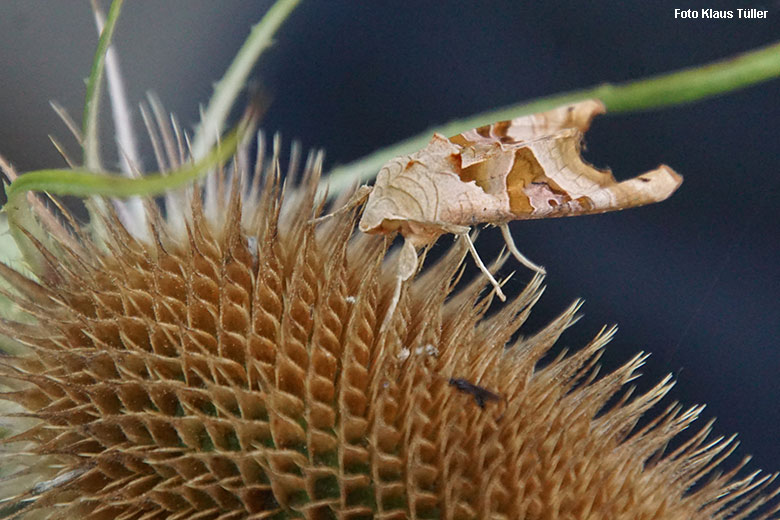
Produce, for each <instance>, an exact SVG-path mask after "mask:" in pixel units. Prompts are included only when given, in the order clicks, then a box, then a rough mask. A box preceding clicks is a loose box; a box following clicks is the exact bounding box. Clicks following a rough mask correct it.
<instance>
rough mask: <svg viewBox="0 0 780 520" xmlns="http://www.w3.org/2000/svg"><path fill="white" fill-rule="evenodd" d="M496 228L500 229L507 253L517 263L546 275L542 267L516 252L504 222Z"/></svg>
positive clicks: (507, 226)
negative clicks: (510, 254) (507, 249)
mask: <svg viewBox="0 0 780 520" xmlns="http://www.w3.org/2000/svg"><path fill="white" fill-rule="evenodd" d="M498 227H500V228H501V234H502V235H503V236H504V242H506V246H507V247H508V248H509V252H510V253H512V256H514V257H515V258H516V259H517V261H518V262H520V263H521V264H523V265H524V266H526V267H527V268H528V269H531V270H532V271H536V272H537V273H539V274H547V271H545V269H544V267H542V266H540V265H536V264H535V263H533V262H532V261H530V260H529V259H527V258H526V257H525V256H523V255H522V254H521V253H520V251H518V249H517V246H516V245H515V241H514V240H513V239H512V233H510V232H509V225H508V224H507V223H506V222H504V223H503V224H501V225H499V226H498Z"/></svg>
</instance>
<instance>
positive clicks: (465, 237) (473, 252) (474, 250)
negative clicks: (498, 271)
mask: <svg viewBox="0 0 780 520" xmlns="http://www.w3.org/2000/svg"><path fill="white" fill-rule="evenodd" d="M461 236H462V237H463V240H465V241H466V244H468V246H469V251H470V252H471V256H472V257H474V261H475V262H476V263H477V267H479V270H480V271H482V272H483V273H485V276H487V277H488V280H490V283H491V285H493V288H494V289H495V290H496V296H498V297H499V299H501V301H502V302H505V301H506V296H505V295H504V292H503V291H502V290H501V284H499V283H498V281H497V280H496V279H495V278H493V275H492V274H491V273H490V271H488V268H487V267H485V264H484V263H482V259H481V258H480V257H479V254H477V248H475V247H474V242H472V241H471V237H470V236H469V234H468V233H463V234H462V235H461Z"/></svg>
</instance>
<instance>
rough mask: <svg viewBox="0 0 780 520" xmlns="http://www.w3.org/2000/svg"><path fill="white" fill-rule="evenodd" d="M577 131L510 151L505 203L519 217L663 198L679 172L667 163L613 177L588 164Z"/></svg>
mask: <svg viewBox="0 0 780 520" xmlns="http://www.w3.org/2000/svg"><path fill="white" fill-rule="evenodd" d="M581 141H582V135H581V134H580V133H579V132H571V133H570V134H569V135H558V136H555V137H551V138H549V139H539V140H537V141H534V142H532V143H529V144H528V145H527V146H525V147H521V148H518V149H516V150H514V152H513V153H514V164H513V167H512V168H511V169H510V171H509V173H508V174H507V186H508V192H509V193H510V208H511V211H512V213H514V214H515V215H516V216H517V218H518V219H533V218H548V217H563V216H573V215H585V214H591V213H603V212H606V211H613V210H620V209H626V208H631V207H636V206H642V205H644V204H651V203H654V202H660V201H662V200H665V199H666V198H668V197H669V196H670V195H671V194H672V193H674V192H675V190H677V188H678V187H679V186H680V184H682V176H680V175H678V174H677V173H676V172H675V171H674V170H672V169H671V168H670V167H668V166H666V165H663V164H662V165H660V166H658V168H656V169H654V170H650V171H647V172H645V173H642V174H640V175H638V176H636V177H634V178H632V179H628V180H625V181H622V182H618V181H617V180H616V179H615V177H614V176H613V175H612V172H611V171H610V170H601V169H598V168H595V167H594V166H593V165H591V164H589V163H587V162H586V161H585V160H584V159H583V158H582V154H581Z"/></svg>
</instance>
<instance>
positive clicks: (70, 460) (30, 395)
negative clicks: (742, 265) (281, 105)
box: [0, 140, 777, 519]
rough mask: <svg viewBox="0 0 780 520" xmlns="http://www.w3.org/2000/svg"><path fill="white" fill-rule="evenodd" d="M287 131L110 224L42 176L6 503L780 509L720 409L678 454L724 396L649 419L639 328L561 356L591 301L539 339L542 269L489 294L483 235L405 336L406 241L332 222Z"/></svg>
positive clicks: (674, 511)
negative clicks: (268, 149)
mask: <svg viewBox="0 0 780 520" xmlns="http://www.w3.org/2000/svg"><path fill="white" fill-rule="evenodd" d="M264 149H265V145H264V143H263V142H262V140H261V142H260V145H259V147H258V150H259V151H260V153H261V154H262V151H263V150H264ZM280 149H281V146H280V145H279V142H278V140H277V141H275V143H274V146H273V154H272V156H271V157H270V159H268V158H266V159H264V158H263V157H262V156H260V157H257V158H256V161H254V162H255V163H256V164H257V168H256V170H257V171H255V172H250V171H249V167H248V165H249V164H250V162H251V161H249V160H247V147H246V145H245V146H244V148H242V149H241V150H240V151H239V153H238V155H237V157H236V159H235V161H234V162H233V163H232V165H231V166H230V167H229V168H227V169H225V170H222V171H220V172H216V173H214V174H213V175H212V176H210V177H209V178H208V179H207V180H206V181H205V182H204V185H203V187H199V188H198V189H194V190H193V189H189V190H182V191H180V192H175V193H173V192H172V193H169V194H167V195H166V197H165V199H166V200H165V202H166V204H165V206H164V208H163V209H161V208H160V206H158V204H157V203H156V202H155V201H154V200H150V199H141V200H140V201H138V200H137V201H135V202H133V204H135V206H134V207H135V210H133V208H132V207H131V205H130V203H124V202H119V201H111V203H108V201H105V202H104V203H103V204H96V205H95V206H94V208H93V209H94V211H93V212H92V214H93V221H91V222H89V223H87V224H81V223H79V222H77V221H76V219H74V218H73V217H71V216H70V214H69V213H68V212H67V211H66V210H64V209H62V208H61V207H60V210H59V213H60V216H61V217H62V218H55V217H54V214H53V213H52V212H51V211H49V210H48V209H47V206H46V205H45V204H43V203H42V202H41V201H40V200H38V199H33V198H32V197H31V198H30V200H31V201H33V202H34V204H31V205H30V206H29V212H30V214H29V215H30V217H31V219H29V220H28V222H32V223H33V224H34V226H37V231H36V230H33V229H23V230H22V232H23V233H24V234H25V236H26V238H27V240H29V241H30V243H31V244H32V245H33V246H34V251H35V252H36V253H37V255H38V261H37V262H36V265H37V266H38V267H37V268H36V270H35V271H34V272H32V273H22V272H20V271H19V270H17V269H14V268H11V267H8V266H6V265H0V276H2V279H3V286H2V294H3V295H4V296H5V297H6V298H8V299H10V300H11V301H12V302H13V304H14V307H15V308H16V309H17V310H18V311H19V312H18V313H17V315H15V316H11V317H6V318H5V319H3V320H2V321H0V332H2V335H4V336H5V338H6V344H7V350H8V354H7V355H5V356H3V357H2V359H1V360H0V377H1V378H2V379H1V380H0V381H1V382H2V385H3V393H2V394H0V398H2V402H3V405H2V406H3V411H4V413H5V418H4V419H3V421H4V425H5V427H6V428H8V429H9V430H10V431H9V433H8V434H7V436H6V437H5V438H4V439H3V440H2V462H1V463H0V466H1V467H2V481H1V483H0V490H2V491H0V498H2V502H0V517H2V518H81V519H114V518H121V519H131V518H132V519H141V518H144V519H147V518H161V519H162V518H198V519H206V518H209V519H211V518H219V519H228V518H230V519H238V518H257V519H259V518H311V519H319V518H344V519H346V518H399V519H400V518H452V519H456V518H506V519H523V518H527V519H557V518H561V519H564V518H578V519H586V518H594V519H596V518H598V519H604V518H610V519H621V518H626V519H628V518H631V519H634V518H648V519H650V518H658V519H677V518H679V519H683V518H684V519H699V518H702V519H703V518H708V519H710V518H746V517H747V516H748V515H750V514H752V513H754V512H756V511H762V510H766V509H768V508H769V506H768V501H769V500H770V499H771V498H772V497H773V496H774V495H775V494H776V493H777V491H774V492H770V490H769V486H770V483H771V482H772V481H773V479H774V476H759V475H758V474H757V473H753V474H751V475H748V476H745V477H743V476H739V477H738V476H737V474H738V471H739V470H740V469H741V468H742V464H739V465H737V467H734V468H730V469H728V470H727V471H726V472H725V473H720V472H719V470H718V468H719V467H720V463H721V462H722V461H723V459H724V458H725V457H726V456H727V455H728V454H729V453H731V451H732V450H733V449H734V446H735V443H734V442H733V438H730V439H725V440H724V439H723V438H717V439H714V440H710V439H709V432H710V425H706V426H705V427H704V428H703V429H701V430H700V431H699V432H698V433H696V434H694V435H692V436H690V437H689V438H688V439H687V440H686V441H685V442H683V443H681V444H680V445H679V447H677V448H675V449H674V450H672V451H671V452H668V453H667V452H665V447H666V446H667V444H668V443H669V442H670V441H673V440H674V439H675V437H676V436H677V435H678V434H679V433H680V432H681V431H682V430H684V429H686V428H687V427H688V426H689V425H690V424H691V423H692V422H693V421H694V419H696V417H697V415H698V414H699V412H700V411H701V407H691V408H688V409H683V408H682V407H681V406H680V405H676V404H673V405H670V406H669V407H668V408H667V409H666V410H665V411H664V412H662V413H661V414H660V415H658V416H657V417H655V418H654V419H652V420H651V421H649V422H648V423H647V424H644V423H643V424H644V425H642V426H637V424H638V422H639V420H640V418H642V417H643V415H645V414H646V412H647V411H648V410H649V409H650V408H651V407H653V406H654V405H656V404H657V403H658V402H659V401H660V400H661V398H662V397H663V396H664V395H665V394H666V393H667V392H668V391H669V389H670V387H671V385H672V383H671V381H670V379H669V378H667V379H664V380H663V381H661V382H660V383H658V385H657V386H655V387H654V388H653V389H652V390H650V391H649V392H647V393H645V394H643V395H639V396H635V397H630V395H629V394H630V391H626V390H625V388H624V387H625V385H626V384H627V383H628V382H629V381H631V380H632V379H633V378H634V377H636V370H637V368H638V367H639V366H640V365H641V364H642V362H643V360H644V359H645V356H644V355H643V354H638V355H637V356H635V357H634V358H633V359H631V360H630V361H629V362H628V363H626V364H625V365H624V366H623V367H621V368H619V369H618V370H616V371H615V372H613V373H610V374H607V375H605V376H602V377H596V363H597V360H598V358H599V356H600V353H601V351H602V349H603V347H604V345H605V344H606V343H607V342H608V341H609V340H610V339H611V337H612V335H613V332H614V329H609V330H604V331H602V332H601V333H600V334H599V335H598V336H597V337H596V338H595V339H594V340H593V341H592V342H591V343H590V344H588V345H586V346H585V347H584V348H582V349H581V350H579V351H577V352H574V353H572V354H570V355H568V356H560V357H558V358H557V359H555V360H554V361H552V362H550V363H548V364H546V365H545V366H544V367H543V368H540V367H537V362H538V361H539V360H540V358H541V357H542V356H543V355H544V354H545V353H546V352H547V351H548V350H549V349H550V347H552V346H553V344H554V343H555V342H556V340H557V338H558V337H559V336H560V334H561V333H562V332H563V331H564V330H565V329H566V328H567V327H568V326H569V325H571V324H572V323H573V322H574V321H575V319H576V318H575V313H576V311H577V309H578V305H577V304H575V305H573V306H572V307H571V308H570V309H568V310H567V311H566V312H565V313H563V315H561V316H560V317H559V318H557V319H556V320H554V321H553V322H552V323H550V325H549V326H547V327H546V328H544V329H543V330H541V331H539V332H537V333H535V334H533V335H531V336H527V337H524V338H523V339H522V340H516V341H513V340H512V338H513V337H516V332H517V330H518V328H519V327H520V326H521V325H522V324H523V322H524V321H525V320H526V318H527V317H528V315H529V312H530V311H531V308H532V306H533V305H534V303H535V302H536V301H537V299H538V298H539V297H540V294H541V290H542V286H541V283H542V278H541V277H538V276H537V277H536V278H534V279H533V280H532V281H531V283H530V284H529V285H528V286H527V287H526V288H525V290H524V291H523V292H522V293H521V294H520V295H519V296H517V297H516V298H515V299H514V300H512V301H510V302H509V303H507V304H505V305H502V306H501V307H500V308H499V309H498V311H497V312H495V313H493V314H491V315H488V314H487V310H488V307H489V305H490V303H491V301H492V295H491V294H486V293H485V286H484V283H483V282H484V279H477V280H474V281H473V282H471V283H460V284H458V281H459V278H460V275H461V274H462V272H461V264H462V260H463V258H464V256H465V254H466V251H465V250H464V248H461V247H457V246H456V247H453V248H452V249H451V250H449V252H447V253H446V254H445V255H444V256H443V258H441V259H440V260H437V261H435V262H432V263H430V265H428V266H426V267H425V269H423V270H422V271H421V272H420V273H418V274H417V276H416V277H415V279H414V280H413V281H412V282H411V283H409V284H408V285H407V286H405V288H404V290H403V292H402V295H401V298H400V301H399V304H398V306H397V309H396V311H395V313H394V315H393V317H392V320H391V322H390V326H389V327H387V329H386V330H385V331H382V332H380V325H381V323H382V321H383V318H384V315H385V312H386V310H387V307H388V305H389V302H390V300H391V298H392V293H393V290H394V280H393V275H394V269H395V267H394V265H393V263H392V259H391V260H390V261H384V257H385V253H386V249H387V242H386V241H385V240H383V239H382V238H377V237H371V236H367V235H364V234H362V233H359V232H355V225H356V215H355V214H354V213H353V214H342V215H339V216H337V217H335V218H333V219H330V220H329V221H327V222H325V223H320V224H315V223H312V222H311V220H310V219H311V218H312V217H313V216H315V215H316V214H317V213H318V212H319V210H320V209H321V208H320V207H319V206H320V204H318V203H317V200H316V195H315V194H316V187H317V183H318V180H319V175H320V171H321V168H322V157H321V155H316V154H314V155H310V156H309V159H308V161H307V162H306V163H305V165H304V166H303V167H302V168H301V167H299V166H297V165H296V164H297V159H296V158H295V157H293V158H292V159H291V160H290V163H291V164H290V170H289V171H288V172H287V175H286V182H285V184H284V185H283V186H282V185H280V180H279V179H280V177H281V172H280V166H279V159H280V157H279V156H280V153H281V152H280ZM177 150H179V149H178V148H177V147H176V146H171V147H169V152H170V153H169V156H168V158H167V159H168V160H169V161H171V162H172V163H176V162H178V161H180V160H181V157H178V151H177ZM5 166H6V169H9V168H10V167H9V166H8V165H7V164H6V165H5ZM298 169H302V171H303V173H302V179H301V180H300V181H296V180H294V177H295V175H294V174H295V172H296V170H298ZM253 173H254V174H253ZM139 203H140V205H139ZM138 208H140V212H139V211H138ZM132 219H135V220H132ZM40 230H43V231H44V232H45V233H43V235H41V233H39V231H40ZM41 236H45V237H46V238H41ZM456 285H457V288H456ZM621 392H623V394H622V397H620V398H616V396H618V394H620V393H621ZM480 396H481V397H480ZM493 397H495V398H493ZM743 464H744V463H743ZM773 512H774V511H768V512H764V513H763V514H764V515H765V516H769V515H771V514H772V513H773Z"/></svg>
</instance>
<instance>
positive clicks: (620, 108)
mask: <svg viewBox="0 0 780 520" xmlns="http://www.w3.org/2000/svg"><path fill="white" fill-rule="evenodd" d="M778 76H780V43H775V44H772V45H769V46H767V47H763V48H761V49H757V50H754V51H750V52H747V53H744V54H741V55H738V56H735V57H731V58H727V59H725V60H721V61H717V62H714V63H711V64H708V65H702V66H699V67H694V68H689V69H683V70H680V71H676V72H672V73H668V74H661V75H658V76H652V77H649V78H645V79H641V80H637V81H631V82H628V83H621V84H611V83H604V84H601V85H596V86H594V87H590V88H586V89H583V90H576V91H573V92H565V93H563V94H556V95H553V96H548V97H543V98H539V99H536V100H533V101H528V102H524V103H520V104H517V105H511V106H508V107H504V108H499V109H497V110H491V111H488V112H483V113H481V114H478V115H475V116H472V117H469V118H466V119H459V120H456V121H452V122H450V123H447V124H445V125H442V126H439V127H436V128H432V129H429V130H426V131H425V132H423V133H421V134H418V135H416V136H414V137H410V138H409V139H405V140H403V141H400V142H398V143H396V144H394V145H390V146H388V147H386V148H383V149H381V150H378V151H376V152H373V153H371V154H369V155H366V156H365V157H361V158H360V159H357V160H355V161H353V162H351V163H349V164H345V165H343V166H337V167H335V168H333V169H332V170H331V171H330V174H329V175H328V176H327V177H325V178H324V179H323V182H324V183H327V184H328V185H329V191H328V194H329V196H330V197H334V196H335V195H337V194H338V193H340V192H342V191H343V190H344V189H346V188H348V187H349V186H351V185H353V184H354V183H356V182H358V181H360V182H363V181H366V180H368V179H371V178H373V176H374V175H376V173H377V172H378V171H379V169H380V168H381V167H382V165H383V164H384V163H386V162H387V161H389V160H390V159H392V158H393V157H397V156H399V155H403V154H408V153H412V152H414V151H416V150H419V149H421V148H423V147H424V146H425V145H426V143H427V142H428V141H429V140H430V138H431V135H433V133H434V132H439V133H440V134H444V135H455V134H458V133H460V132H463V131H466V130H469V129H471V128H476V127H479V126H482V125H485V124H488V123H493V122H495V121H502V120H507V119H513V118H515V117H520V116H524V115H527V114H534V113H536V112H542V111H544V110H549V109H551V108H555V107H557V106H560V105H564V104H567V103H572V102H574V101H580V100H582V99H588V98H597V99H600V100H601V101H602V102H603V103H604V104H605V105H606V106H607V111H608V113H613V114H614V113H620V112H629V111H638V110H647V109H651V108H661V107H667V106H672V105H680V104H683V103H689V102H692V101H698V100H701V99H706V98H708V97H711V96H715V95H718V94H722V93H724V92H730V91H734V90H738V89H740V88H744V87H748V86H750V85H754V84H756V83H760V82H762V81H766V80H769V79H772V78H777V77H778Z"/></svg>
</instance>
